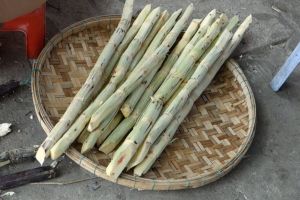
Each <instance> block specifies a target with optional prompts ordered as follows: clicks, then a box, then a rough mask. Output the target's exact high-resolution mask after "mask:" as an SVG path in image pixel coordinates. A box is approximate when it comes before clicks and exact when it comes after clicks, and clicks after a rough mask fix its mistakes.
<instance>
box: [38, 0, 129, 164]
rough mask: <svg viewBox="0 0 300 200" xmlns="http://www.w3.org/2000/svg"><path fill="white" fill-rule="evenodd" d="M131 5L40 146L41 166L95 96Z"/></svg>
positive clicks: (125, 23) (120, 40)
mask: <svg viewBox="0 0 300 200" xmlns="http://www.w3.org/2000/svg"><path fill="white" fill-rule="evenodd" d="M133 3H134V0H126V2H125V5H124V8H123V14H122V17H121V20H120V22H119V24H118V27H117V28H116V30H115V31H114V33H113V34H112V36H111V38H110V39H109V42H108V43H107V45H106V46H105V47H104V49H103V51H102V52H101V55H100V56H99V58H98V59H97V62H96V64H95V66H94V68H93V69H92V71H91V72H90V74H89V76H88V78H87V79H86V81H85V83H84V84H83V86H82V87H81V88H80V90H79V91H78V92H77V94H76V95H75V97H74V99H73V100H72V102H71V104H70V105H69V107H68V108H67V110H66V111H65V113H64V115H63V116H62V117H61V119H60V120H59V122H58V123H57V124H56V125H55V126H54V127H53V129H52V130H51V131H50V133H49V135H48V136H47V138H46V139H45V140H44V141H43V143H42V144H41V145H40V147H39V149H38V151H37V153H36V159H37V160H38V161H39V163H40V164H43V163H44V161H45V158H47V157H48V156H49V153H50V149H51V147H52V146H53V145H54V144H55V143H56V142H57V141H58V140H59V138H60V137H61V136H62V135H63V134H64V133H65V132H66V131H67V130H68V128H69V127H70V126H71V124H72V123H73V122H74V120H75V119H76V117H77V116H78V115H79V114H80V112H82V110H84V108H85V107H86V106H87V105H88V103H89V102H90V101H91V99H92V98H93V96H94V95H96V94H97V92H98V91H99V89H100V87H99V86H98V84H99V83H100V80H101V78H102V75H103V71H104V69H105V68H106V66H107V65H108V63H109V61H110V59H111V57H112V56H113V54H114V51H115V50H116V48H117V47H118V46H119V44H120V43H121V42H122V40H123V38H124V36H125V34H126V32H127V30H128V29H129V27H130V23H131V18H132V11H133Z"/></svg>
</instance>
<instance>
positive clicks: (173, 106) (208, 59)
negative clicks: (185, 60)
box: [128, 16, 239, 168]
mask: <svg viewBox="0 0 300 200" xmlns="http://www.w3.org/2000/svg"><path fill="white" fill-rule="evenodd" d="M238 21H239V20H238V17H237V16H235V17H233V18H232V19H231V20H230V21H229V23H228V25H227V27H226V29H225V30H224V31H223V33H222V34H221V35H220V36H219V37H218V39H217V40H216V41H215V42H213V44H212V46H211V47H210V48H209V50H208V51H207V53H206V55H204V56H205V57H204V58H203V60H202V61H201V62H200V64H199V65H198V67H197V68H196V70H195V71H194V72H193V71H191V72H192V73H191V77H190V78H189V79H187V80H188V81H187V83H184V84H182V85H183V87H182V88H181V89H180V88H179V89H180V90H178V91H179V92H178V93H177V94H176V96H174V99H173V101H172V102H171V103H170V105H168V106H167V108H166V110H165V111H164V112H163V114H162V115H161V116H160V117H159V119H158V120H157V121H156V123H155V124H154V126H153V128H152V129H151V131H150V132H149V134H148V135H147V137H146V139H145V141H144V142H143V144H142V145H141V146H140V149H139V151H138V152H137V154H136V155H135V156H134V158H133V159H132V160H131V162H130V164H129V166H128V167H129V168H131V167H133V166H135V165H137V164H139V163H140V162H142V161H143V160H144V158H145V157H146V155H147V153H148V151H149V149H150V147H151V145H152V144H153V143H154V141H155V140H156V139H157V138H158V137H159V136H160V134H161V133H162V132H163V131H164V130H165V128H166V127H167V126H168V125H169V123H170V122H171V120H172V119H173V117H174V115H175V114H176V113H177V112H178V111H179V110H180V109H181V108H182V107H183V105H184V104H185V102H186V100H187V99H188V97H189V95H190V93H191V92H192V90H193V89H194V88H195V87H197V85H198V84H199V83H200V82H201V80H202V79H203V78H204V76H205V75H206V74H207V71H208V70H209V68H210V67H211V66H212V63H213V62H214V61H215V60H217V58H218V57H219V56H220V54H221V51H222V50H223V49H224V48H225V47H224V45H225V44H226V43H225V42H226V41H229V39H230V38H229V37H228V33H229V32H231V31H232V29H233V28H235V27H236V25H237V23H238Z"/></svg>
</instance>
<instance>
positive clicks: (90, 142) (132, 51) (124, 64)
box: [81, 8, 160, 153]
mask: <svg viewBox="0 0 300 200" xmlns="http://www.w3.org/2000/svg"><path fill="white" fill-rule="evenodd" d="M159 16H160V8H156V9H154V10H153V11H152V12H151V13H150V14H149V16H148V17H147V18H146V20H145V22H144V23H143V25H142V27H141V28H140V30H139V32H138V33H137V35H136V36H135V37H134V39H133V40H132V42H131V43H130V44H129V46H128V48H127V49H126V51H125V52H124V53H123V55H122V56H121V58H120V60H119V62H118V65H117V66H116V68H115V70H114V72H113V74H112V77H111V79H110V81H109V83H108V84H107V85H106V86H105V88H104V89H103V90H102V91H101V93H100V94H99V95H100V96H102V98H101V100H102V102H101V103H99V104H98V105H99V106H101V104H102V103H103V102H104V101H105V100H106V99H107V98H108V97H109V96H110V95H111V94H113V93H114V91H115V90H116V89H117V86H118V84H119V83H120V82H121V81H122V80H123V79H124V77H125V75H126V72H127V70H128V68H129V66H130V64H131V62H132V60H133V58H134V56H135V55H136V54H137V52H138V50H139V49H140V48H141V45H142V43H143V42H144V40H145V39H146V37H147V36H148V34H149V32H150V31H151V29H152V28H153V26H154V24H155V23H156V21H157V20H158V18H159ZM111 115H112V116H110V117H112V118H113V117H114V116H113V114H111ZM99 125H100V124H99ZM105 126H106V125H103V124H101V126H100V129H105ZM88 130H89V131H90V132H92V133H91V134H90V135H89V136H88V138H87V139H86V141H85V142H84V143H83V146H82V149H81V152H82V153H85V152H87V151H89V150H90V149H92V148H93V146H94V145H95V144H96V142H97V139H98V137H99V134H100V132H99V131H93V130H95V129H89V127H88Z"/></svg>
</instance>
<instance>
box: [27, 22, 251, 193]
mask: <svg viewBox="0 0 300 200" xmlns="http://www.w3.org/2000/svg"><path fill="white" fill-rule="evenodd" d="M119 19H120V17H119V16H106V17H94V18H90V19H87V20H84V21H81V22H78V23H76V24H73V25H71V26H69V27H67V28H66V29H64V30H63V31H61V32H60V33H58V34H57V35H55V36H54V37H53V38H52V39H51V40H50V41H49V42H48V44H47V45H46V47H45V48H44V49H43V51H42V52H41V54H40V56H39V57H38V59H37V60H36V62H35V63H34V68H33V73H32V95H33V102H34V106H35V110H36V113H37V117H38V119H39V121H40V123H41V125H42V127H43V129H44V130H45V132H46V133H47V134H49V131H50V130H51V129H52V127H53V125H54V124H55V123H56V122H57V121H58V120H59V118H60V117H61V116H62V114H63V113H64V111H65V109H66V108H67V106H68V105H69V103H70V101H71V100H72V97H73V96H74V94H76V92H77V91H78V90H79V88H80V87H81V85H82V84H83V83H84V81H85V79H86V77H87V75H88V73H89V71H90V70H91V69H92V67H93V65H94V63H95V62H96V60H97V58H98V56H99V54H100V52H101V50H102V49H103V47H104V45H105V44H106V42H107V41H108V39H109V37H110V35H111V33H112V31H113V30H114V29H115V27H116V26H117V24H118V21H119ZM255 121H256V105H255V101H254V97H253V93H252V90H251V88H250V86H249V84H248V81H247V79H246V77H245V76H244V74H243V72H242V71H241V69H240V68H239V66H238V64H237V63H236V62H235V61H233V60H229V61H227V62H226V64H225V65H224V66H223V67H222V69H221V71H220V72H219V73H218V74H217V76H216V77H215V78H214V80H213V82H212V83H211V84H210V86H209V87H208V88H207V89H206V91H205V92H204V93H203V95H202V96H201V97H200V98H199V99H198V100H197V102H196V103H195V105H194V107H193V109H192V111H191V112H190V114H189V115H188V117H187V118H186V119H185V121H184V122H183V123H182V124H181V126H180V128H179V130H178V131H177V133H176V135H175V140H174V141H173V142H172V143H171V144H170V145H169V146H168V147H167V148H166V150H165V151H164V152H163V154H162V155H161V156H160V158H159V159H158V160H157V161H156V163H155V165H154V166H153V167H152V169H151V170H150V171H149V172H148V173H147V174H146V175H145V176H143V177H135V176H133V175H132V171H129V172H126V173H123V174H122V175H121V176H120V177H119V178H118V180H117V181H116V182H117V183H118V184H121V185H125V186H128V187H131V188H137V189H141V190H177V189H185V188H196V187H199V186H203V185H205V184H207V183H210V182H213V181H215V180H217V179H219V178H220V177H222V176H224V175H225V174H226V173H228V172H229V171H230V170H231V169H232V168H233V167H234V166H236V165H237V164H238V163H239V162H240V160H241V159H242V157H243V156H244V154H245V153H246V151H247V149H248V148H249V146H250V144H251V141H252V138H253V136H254V132H255ZM79 149H80V145H79V144H73V145H72V146H71V148H70V149H69V150H68V151H67V153H66V154H67V156H68V157H69V158H71V159H72V160H73V161H75V162H76V163H77V164H79V165H80V166H81V167H83V168H84V169H86V170H88V171H90V172H91V173H93V174H95V175H96V176H98V177H101V178H104V179H107V180H110V181H112V180H111V179H110V177H108V176H107V175H106V173H105V168H106V166H107V165H108V163H109V161H110V158H109V157H108V156H106V155H104V154H102V153H100V152H99V151H97V150H96V149H94V150H92V151H91V152H90V153H88V154H86V155H82V154H80V152H79Z"/></svg>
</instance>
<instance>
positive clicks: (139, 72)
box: [88, 4, 193, 130]
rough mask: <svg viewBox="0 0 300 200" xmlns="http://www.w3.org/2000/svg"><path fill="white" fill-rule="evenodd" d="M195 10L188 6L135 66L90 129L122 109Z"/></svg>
mask: <svg viewBox="0 0 300 200" xmlns="http://www.w3.org/2000/svg"><path fill="white" fill-rule="evenodd" d="M192 10H193V5H192V4H191V5H190V6H188V8H187V9H186V11H185V12H184V14H183V15H182V17H181V18H180V19H179V20H178V21H177V23H176V24H175V26H174V27H173V29H172V30H171V32H170V33H169V34H168V35H167V37H166V38H165V39H164V41H163V42H162V44H161V45H160V46H159V48H157V50H156V51H155V52H154V53H153V54H152V55H151V56H150V57H149V58H148V59H147V60H146V61H145V62H144V63H143V64H142V65H141V67H138V68H135V69H134V70H133V72H132V73H131V74H130V75H129V77H128V79H127V80H126V81H125V82H124V83H123V84H122V85H121V86H120V87H119V88H118V90H117V91H116V92H115V93H114V94H113V95H112V96H110V98H109V99H108V100H107V101H106V102H105V103H104V104H103V105H102V106H101V107H100V108H99V109H98V110H97V111H96V112H95V113H94V114H93V116H92V118H91V121H90V123H89V127H88V128H89V130H94V129H95V128H96V127H98V126H99V124H101V123H102V122H103V120H104V119H105V118H106V117H107V116H109V115H110V114H111V113H113V112H115V111H116V110H119V109H120V106H121V105H122V103H123V102H124V100H125V99H126V97H127V96H128V95H129V94H130V93H131V92H132V91H133V90H134V89H135V88H136V87H137V86H138V85H139V84H141V82H142V81H143V80H144V79H145V77H146V76H147V75H148V74H149V73H150V72H151V70H154V69H153V68H152V69H151V68H150V67H149V66H154V67H158V66H157V65H158V63H159V62H160V61H161V60H163V59H164V58H165V57H166V55H167V53H168V51H169V50H170V48H171V47H172V46H173V44H174V43H175V41H176V39H177V37H178V36H179V34H180V32H181V31H182V29H183V28H184V27H185V25H186V24H187V21H188V18H189V17H190V15H191V13H192Z"/></svg>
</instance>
